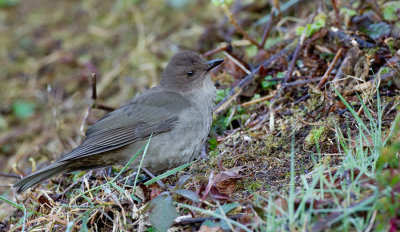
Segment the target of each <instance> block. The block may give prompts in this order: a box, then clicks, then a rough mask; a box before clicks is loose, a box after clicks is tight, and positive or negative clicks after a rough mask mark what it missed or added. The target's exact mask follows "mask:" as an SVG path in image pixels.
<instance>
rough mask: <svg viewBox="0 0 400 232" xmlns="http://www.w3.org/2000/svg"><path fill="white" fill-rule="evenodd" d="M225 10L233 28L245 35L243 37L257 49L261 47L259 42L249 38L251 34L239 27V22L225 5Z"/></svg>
mask: <svg viewBox="0 0 400 232" xmlns="http://www.w3.org/2000/svg"><path fill="white" fill-rule="evenodd" d="M223 9H224V11H225V13H226V14H227V15H228V17H229V22H230V23H232V24H233V26H234V27H235V28H236V30H237V31H238V32H239V33H240V34H242V35H243V37H244V38H245V39H247V40H248V41H250V43H252V44H254V45H256V46H257V47H258V46H259V44H258V42H257V41H256V40H255V39H253V38H251V37H250V36H249V34H247V32H246V31H245V30H244V29H243V28H242V27H241V26H240V25H239V23H238V22H237V20H236V19H235V18H234V16H233V14H232V12H231V11H230V10H229V8H228V7H227V6H226V5H223Z"/></svg>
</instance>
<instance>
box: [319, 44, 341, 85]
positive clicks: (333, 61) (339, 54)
mask: <svg viewBox="0 0 400 232" xmlns="http://www.w3.org/2000/svg"><path fill="white" fill-rule="evenodd" d="M342 52H343V48H340V49H339V50H338V51H337V52H336V55H335V57H334V58H333V60H332V62H331V64H330V65H329V67H328V69H327V70H326V72H325V73H324V75H323V76H322V79H321V81H320V82H319V83H318V85H317V88H318V89H321V88H322V86H323V85H324V84H325V82H326V80H327V79H328V76H329V74H331V72H332V70H333V68H334V67H335V65H336V63H337V62H338V60H339V57H340V56H341V55H342Z"/></svg>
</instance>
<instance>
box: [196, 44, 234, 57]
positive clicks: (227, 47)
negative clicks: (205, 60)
mask: <svg viewBox="0 0 400 232" xmlns="http://www.w3.org/2000/svg"><path fill="white" fill-rule="evenodd" d="M229 49H232V45H230V44H227V45H224V46H222V47H219V48H215V49H213V50H210V51H208V52H205V53H203V54H202V56H204V57H207V56H211V55H214V54H215V53H219V52H222V51H226V50H229Z"/></svg>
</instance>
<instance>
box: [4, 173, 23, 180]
mask: <svg viewBox="0 0 400 232" xmlns="http://www.w3.org/2000/svg"><path fill="white" fill-rule="evenodd" d="M0 176H3V177H9V178H16V179H21V177H20V176H19V175H17V174H12V173H4V172H0Z"/></svg>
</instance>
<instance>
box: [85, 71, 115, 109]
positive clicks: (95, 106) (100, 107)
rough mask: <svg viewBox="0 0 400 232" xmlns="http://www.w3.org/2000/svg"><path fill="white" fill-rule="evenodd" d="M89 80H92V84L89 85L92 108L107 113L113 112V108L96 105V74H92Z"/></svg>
mask: <svg viewBox="0 0 400 232" xmlns="http://www.w3.org/2000/svg"><path fill="white" fill-rule="evenodd" d="M90 78H91V80H92V83H91V85H92V100H93V103H92V108H94V109H100V110H105V111H109V112H110V111H114V110H115V108H113V107H110V106H106V105H102V104H99V103H97V90H96V85H97V82H96V79H97V78H96V74H95V73H92V75H90Z"/></svg>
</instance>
